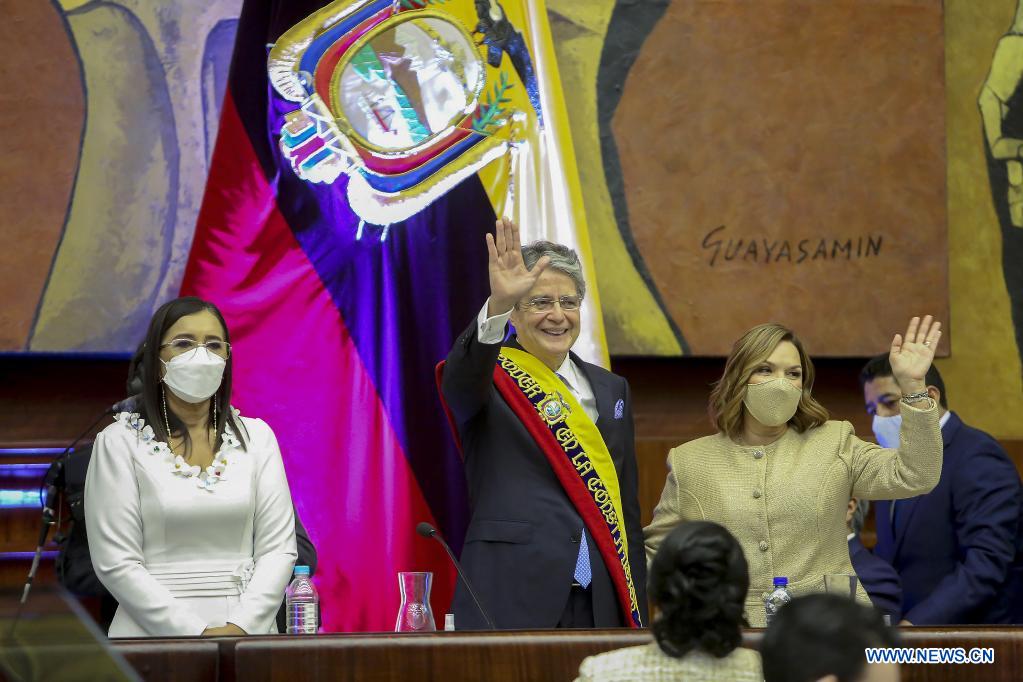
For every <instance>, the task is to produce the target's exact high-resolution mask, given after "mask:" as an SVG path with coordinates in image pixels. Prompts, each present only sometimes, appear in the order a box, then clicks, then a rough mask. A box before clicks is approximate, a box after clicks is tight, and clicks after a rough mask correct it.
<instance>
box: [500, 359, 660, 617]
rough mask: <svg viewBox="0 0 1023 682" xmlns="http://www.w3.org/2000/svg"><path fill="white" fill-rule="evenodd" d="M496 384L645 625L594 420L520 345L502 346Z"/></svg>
mask: <svg viewBox="0 0 1023 682" xmlns="http://www.w3.org/2000/svg"><path fill="white" fill-rule="evenodd" d="M494 384H495V385H496V387H497V390H498V392H499V393H500V394H501V396H502V397H503V398H504V399H505V402H507V403H508V406H509V407H511V409H512V412H514V413H515V415H516V416H517V417H518V418H519V419H521V420H522V423H523V425H524V426H525V427H526V430H527V431H529V434H530V435H531V436H532V437H533V439H534V440H535V441H536V444H537V445H538V446H539V447H540V450H541V451H542V452H543V454H544V455H545V456H546V457H547V460H548V461H549V462H550V464H551V468H552V469H553V470H554V473H555V475H556V476H557V477H558V481H559V482H560V483H561V485H562V487H563V488H564V489H565V493H566V494H567V495H568V498H569V499H570V500H571V501H572V504H573V506H574V507H575V508H576V510H577V511H578V512H579V516H581V517H582V519H583V523H585V524H586V529H587V530H588V531H589V532H590V536H591V537H592V538H593V540H594V542H595V544H596V546H597V550H598V551H599V552H600V555H601V557H602V558H603V560H604V565H605V566H607V568H608V572H609V573H610V574H611V581H612V583H613V584H614V586H615V593H616V595H617V597H618V603H619V605H620V606H621V609H622V612H623V613H624V614H625V616H626V622H627V623H629V625H630V626H631V627H636V628H638V627H642V626H643V623H642V619H641V617H640V612H639V605H638V602H637V601H636V588H635V585H634V584H633V582H632V569H631V568H630V566H629V540H630V538H629V537H628V535H627V533H626V530H625V517H624V515H623V514H622V496H621V492H620V490H619V487H618V474H617V472H616V471H615V466H614V462H613V461H612V459H611V453H610V452H609V451H608V449H607V445H606V444H605V443H604V438H603V437H602V436H601V435H600V431H599V430H598V429H597V426H596V424H594V423H593V420H592V419H590V418H589V417H588V416H586V413H585V412H583V409H582V406H581V405H579V402H578V401H577V400H576V399H575V397H574V396H573V395H572V394H571V392H570V391H568V390H567V387H566V386H565V384H564V383H563V382H562V381H561V379H559V378H558V376H557V375H556V374H555V373H554V372H553V371H552V370H551V369H550V368H549V367H547V366H546V365H544V364H543V363H542V362H540V361H539V360H538V359H537V358H535V357H534V356H532V355H530V354H529V353H527V352H525V351H523V350H520V349H518V348H509V347H507V346H505V347H502V348H501V354H500V355H499V356H498V361H497V365H496V366H495V367H494ZM631 540H633V541H634V542H641V541H642V539H641V538H631Z"/></svg>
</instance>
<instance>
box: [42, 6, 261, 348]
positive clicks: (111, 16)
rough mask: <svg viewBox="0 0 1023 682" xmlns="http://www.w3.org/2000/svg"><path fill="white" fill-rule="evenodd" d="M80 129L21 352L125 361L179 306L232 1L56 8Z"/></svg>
mask: <svg viewBox="0 0 1023 682" xmlns="http://www.w3.org/2000/svg"><path fill="white" fill-rule="evenodd" d="M57 4H58V8H59V11H60V13H61V15H62V18H63V20H64V22H65V25H66V27H67V31H68V34H69V35H68V39H69V40H70V42H71V45H72V48H73V51H74V54H75V57H76V59H77V61H78V62H79V65H80V69H81V74H82V89H83V90H84V97H85V102H86V106H85V112H86V113H85V127H84V131H83V133H82V139H81V156H80V161H79V164H78V168H77V173H76V179H75V185H74V190H73V194H72V198H71V201H70V203H69V205H68V208H67V212H66V214H65V217H64V227H63V232H62V236H61V239H60V243H59V245H58V246H57V248H56V251H55V253H54V254H53V259H52V264H51V267H50V275H49V278H48V280H47V282H46V284H45V288H44V289H43V292H42V294H41V296H40V300H39V302H38V306H37V311H36V316H35V321H34V324H33V327H32V330H31V335H30V337H29V341H28V344H27V345H28V348H29V349H30V350H40V351H64V350H83V351H101V352H104V351H105V352H118V351H127V350H130V348H131V345H132V343H133V341H134V339H135V338H137V336H138V335H139V333H140V332H141V330H142V329H144V328H145V325H146V322H147V320H148V318H149V316H150V315H151V314H152V312H153V310H154V309H155V308H156V307H157V305H159V303H160V302H161V301H163V300H165V299H166V298H167V297H168V296H172V295H174V294H176V293H177V291H178V287H179V286H180V283H181V276H182V273H183V270H184V266H185V259H186V257H187V254H188V248H189V246H190V244H191V240H192V230H193V229H194V226H195V219H196V216H197V214H198V211H199V202H200V201H201V199H202V195H203V187H204V184H205V178H206V168H207V164H208V161H209V155H210V152H211V150H212V145H213V140H214V137H215V135H216V127H217V122H218V121H219V118H220V98H221V95H222V94H223V89H224V83H225V82H226V77H227V67H228V64H229V61H230V56H231V49H232V46H233V43H234V33H235V28H236V25H237V17H238V12H239V9H240V7H241V0H211V1H210V2H202V3H196V2H187V1H185V0H158V1H154V0H112V1H111V2H102V3H100V2H85V1H83V0H60V2H59V3H57Z"/></svg>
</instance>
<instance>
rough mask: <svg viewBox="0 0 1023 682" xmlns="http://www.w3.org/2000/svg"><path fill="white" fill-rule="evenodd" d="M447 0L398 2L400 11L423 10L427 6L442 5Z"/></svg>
mask: <svg viewBox="0 0 1023 682" xmlns="http://www.w3.org/2000/svg"><path fill="white" fill-rule="evenodd" d="M447 1H448V0H399V7H400V8H401V9H423V8H424V7H426V6H427V5H443V4H444V3H446V2H447Z"/></svg>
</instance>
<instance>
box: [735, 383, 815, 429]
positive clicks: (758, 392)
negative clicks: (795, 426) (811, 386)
mask: <svg viewBox="0 0 1023 682" xmlns="http://www.w3.org/2000/svg"><path fill="white" fill-rule="evenodd" d="M801 397H803V390H802V389H801V388H797V387H796V386H794V385H793V384H792V382H791V381H789V380H788V379H783V378H777V379H769V380H768V381H764V382H761V383H759V384H747V385H746V395H745V396H744V397H743V399H742V404H743V405H745V406H746V409H747V410H749V413H750V415H751V416H752V417H753V418H754V419H756V420H757V421H758V422H760V423H761V424H763V425H764V426H781V425H782V424H784V423H785V422H787V421H788V420H790V419H792V417H793V416H794V415H795V414H796V410H797V409H798V408H799V399H800V398H801Z"/></svg>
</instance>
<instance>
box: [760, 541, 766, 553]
mask: <svg viewBox="0 0 1023 682" xmlns="http://www.w3.org/2000/svg"><path fill="white" fill-rule="evenodd" d="M760 551H761V552H766V551H767V541H766V540H761V541H760Z"/></svg>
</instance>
